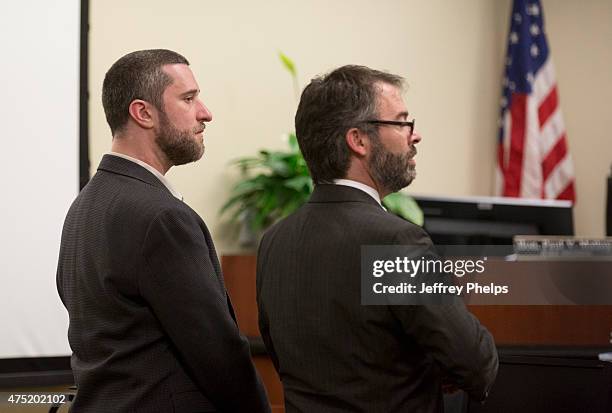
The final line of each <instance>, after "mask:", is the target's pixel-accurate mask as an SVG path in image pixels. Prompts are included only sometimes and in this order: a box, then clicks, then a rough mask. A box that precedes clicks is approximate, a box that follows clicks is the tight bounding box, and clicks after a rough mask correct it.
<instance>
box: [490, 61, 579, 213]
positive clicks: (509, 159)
mask: <svg viewBox="0 0 612 413" xmlns="http://www.w3.org/2000/svg"><path fill="white" fill-rule="evenodd" d="M502 122H503V131H504V134H503V142H502V144H501V145H499V148H498V168H497V194H498V195H503V196H512V197H521V198H545V199H567V200H571V201H575V200H576V195H575V190H574V168H573V163H572V159H571V156H570V154H569V150H568V146H567V137H566V132H565V125H564V123H563V117H562V115H561V109H560V107H559V100H558V96H557V82H556V80H555V71H554V67H553V64H552V62H551V60H550V58H549V59H548V60H547V61H546V63H544V65H543V66H542V67H541V69H540V70H539V71H538V73H536V75H535V78H534V80H533V84H532V93H531V94H530V95H526V94H524V93H513V95H512V103H511V105H510V107H509V108H508V110H506V111H505V113H504V117H503V119H502Z"/></svg>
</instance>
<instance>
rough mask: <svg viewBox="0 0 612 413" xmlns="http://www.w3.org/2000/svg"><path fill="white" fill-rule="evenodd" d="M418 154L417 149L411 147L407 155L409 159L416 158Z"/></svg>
mask: <svg viewBox="0 0 612 413" xmlns="http://www.w3.org/2000/svg"><path fill="white" fill-rule="evenodd" d="M416 154H417V150H416V147H414V146H411V147H410V150H409V151H408V154H407V155H408V159H412V158H414V157H415V156H416Z"/></svg>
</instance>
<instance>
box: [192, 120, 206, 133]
mask: <svg viewBox="0 0 612 413" xmlns="http://www.w3.org/2000/svg"><path fill="white" fill-rule="evenodd" d="M204 129H206V124H205V123H202V124H201V125H200V126H196V127H195V128H193V133H196V134H197V133H202V132H204Z"/></svg>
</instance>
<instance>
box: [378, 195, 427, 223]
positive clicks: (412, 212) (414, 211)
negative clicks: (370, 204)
mask: <svg viewBox="0 0 612 413" xmlns="http://www.w3.org/2000/svg"><path fill="white" fill-rule="evenodd" d="M382 203H383V205H384V206H385V208H387V209H388V210H389V211H390V212H393V213H394V214H395V215H398V216H400V217H402V218H404V219H407V220H408V221H410V222H412V223H413V224H416V225H419V226H423V222H424V218H423V211H422V210H421V208H420V207H419V205H418V204H417V203H416V201H415V200H414V198H412V197H411V196H408V195H406V194H403V193H401V192H395V193H392V194H389V195H387V196H386V197H385V199H383V202H382Z"/></svg>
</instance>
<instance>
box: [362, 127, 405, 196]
mask: <svg viewBox="0 0 612 413" xmlns="http://www.w3.org/2000/svg"><path fill="white" fill-rule="evenodd" d="M373 142H374V145H373V147H372V156H371V158H370V173H371V174H372V178H374V180H375V182H376V183H377V184H378V185H380V186H381V187H383V188H385V189H386V190H388V191H390V192H397V191H399V190H400V189H402V188H405V187H407V186H408V185H410V183H412V181H413V180H414V178H416V168H415V166H414V165H411V164H410V160H411V159H412V158H413V157H414V156H415V155H416V149H415V147H414V146H411V147H410V150H409V152H407V153H400V154H396V153H392V152H390V151H388V150H387V149H386V148H385V147H384V145H383V144H382V142H381V141H380V139H378V138H375V139H373Z"/></svg>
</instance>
